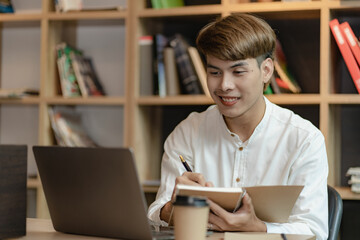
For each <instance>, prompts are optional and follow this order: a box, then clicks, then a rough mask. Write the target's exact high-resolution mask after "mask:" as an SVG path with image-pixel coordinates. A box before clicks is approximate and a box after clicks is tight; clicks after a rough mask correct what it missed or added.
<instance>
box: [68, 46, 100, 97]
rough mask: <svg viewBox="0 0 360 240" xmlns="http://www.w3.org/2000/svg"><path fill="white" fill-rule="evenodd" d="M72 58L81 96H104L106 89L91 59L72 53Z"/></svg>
mask: <svg viewBox="0 0 360 240" xmlns="http://www.w3.org/2000/svg"><path fill="white" fill-rule="evenodd" d="M70 58H71V63H72V66H73V69H74V72H75V76H76V80H77V82H78V84H79V88H80V91H81V95H82V96H83V97H88V96H104V95H105V91H104V88H103V86H102V84H101V82H100V80H99V78H98V75H97V73H96V70H95V67H94V65H93V63H92V60H91V58H89V57H85V56H83V55H82V54H77V53H75V52H70Z"/></svg>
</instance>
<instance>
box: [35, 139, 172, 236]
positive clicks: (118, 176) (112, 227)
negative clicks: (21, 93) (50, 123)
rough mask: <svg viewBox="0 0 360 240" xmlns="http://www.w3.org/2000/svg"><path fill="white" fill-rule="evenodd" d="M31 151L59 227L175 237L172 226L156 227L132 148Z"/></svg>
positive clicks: (43, 148) (97, 233) (107, 233)
mask: <svg viewBox="0 0 360 240" xmlns="http://www.w3.org/2000/svg"><path fill="white" fill-rule="evenodd" d="M33 152H34V156H35V161H36V164H37V167H38V171H39V175H40V178H41V182H42V186H43V189H44V193H45V198H46V202H47V204H48V207H49V212H50V217H51V220H52V223H53V226H54V229H55V230H56V231H59V232H64V233H71V234H80V235H89V236H98V237H109V238H120V239H144V240H148V239H174V234H173V231H165V232H155V231H153V230H152V228H153V226H151V225H150V223H149V220H148V218H147V205H146V200H145V196H144V193H143V191H142V188H141V185H140V182H139V179H138V175H137V171H136V166H135V162H134V154H133V152H132V150H131V149H129V148H93V147H92V148H85V147H60V146H34V147H33Z"/></svg>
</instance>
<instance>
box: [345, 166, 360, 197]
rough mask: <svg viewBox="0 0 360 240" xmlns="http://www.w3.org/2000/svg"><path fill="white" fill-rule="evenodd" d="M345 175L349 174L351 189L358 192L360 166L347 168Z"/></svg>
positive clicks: (359, 190) (359, 188) (359, 187)
mask: <svg viewBox="0 0 360 240" xmlns="http://www.w3.org/2000/svg"><path fill="white" fill-rule="evenodd" d="M346 175H347V176H350V180H349V184H350V185H351V191H353V192H355V193H360V167H351V168H349V169H348V171H347V173H346Z"/></svg>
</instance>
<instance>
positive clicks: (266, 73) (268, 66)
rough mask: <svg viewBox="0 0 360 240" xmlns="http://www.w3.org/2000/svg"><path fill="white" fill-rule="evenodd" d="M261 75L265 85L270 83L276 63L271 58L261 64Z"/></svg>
mask: <svg viewBox="0 0 360 240" xmlns="http://www.w3.org/2000/svg"><path fill="white" fill-rule="evenodd" d="M261 73H262V75H263V81H264V84H265V83H267V82H268V81H270V79H271V76H272V75H273V73H274V61H273V60H272V59H271V58H267V59H265V60H264V61H263V62H262V64H261Z"/></svg>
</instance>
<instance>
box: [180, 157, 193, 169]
mask: <svg viewBox="0 0 360 240" xmlns="http://www.w3.org/2000/svg"><path fill="white" fill-rule="evenodd" d="M179 158H180V160H181V162H182V164H183V165H184V167H185V169H186V171H188V172H192V171H191V168H190V167H189V165H188V164H187V162H186V161H185V160H184V158H183V156H181V155H179Z"/></svg>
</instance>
